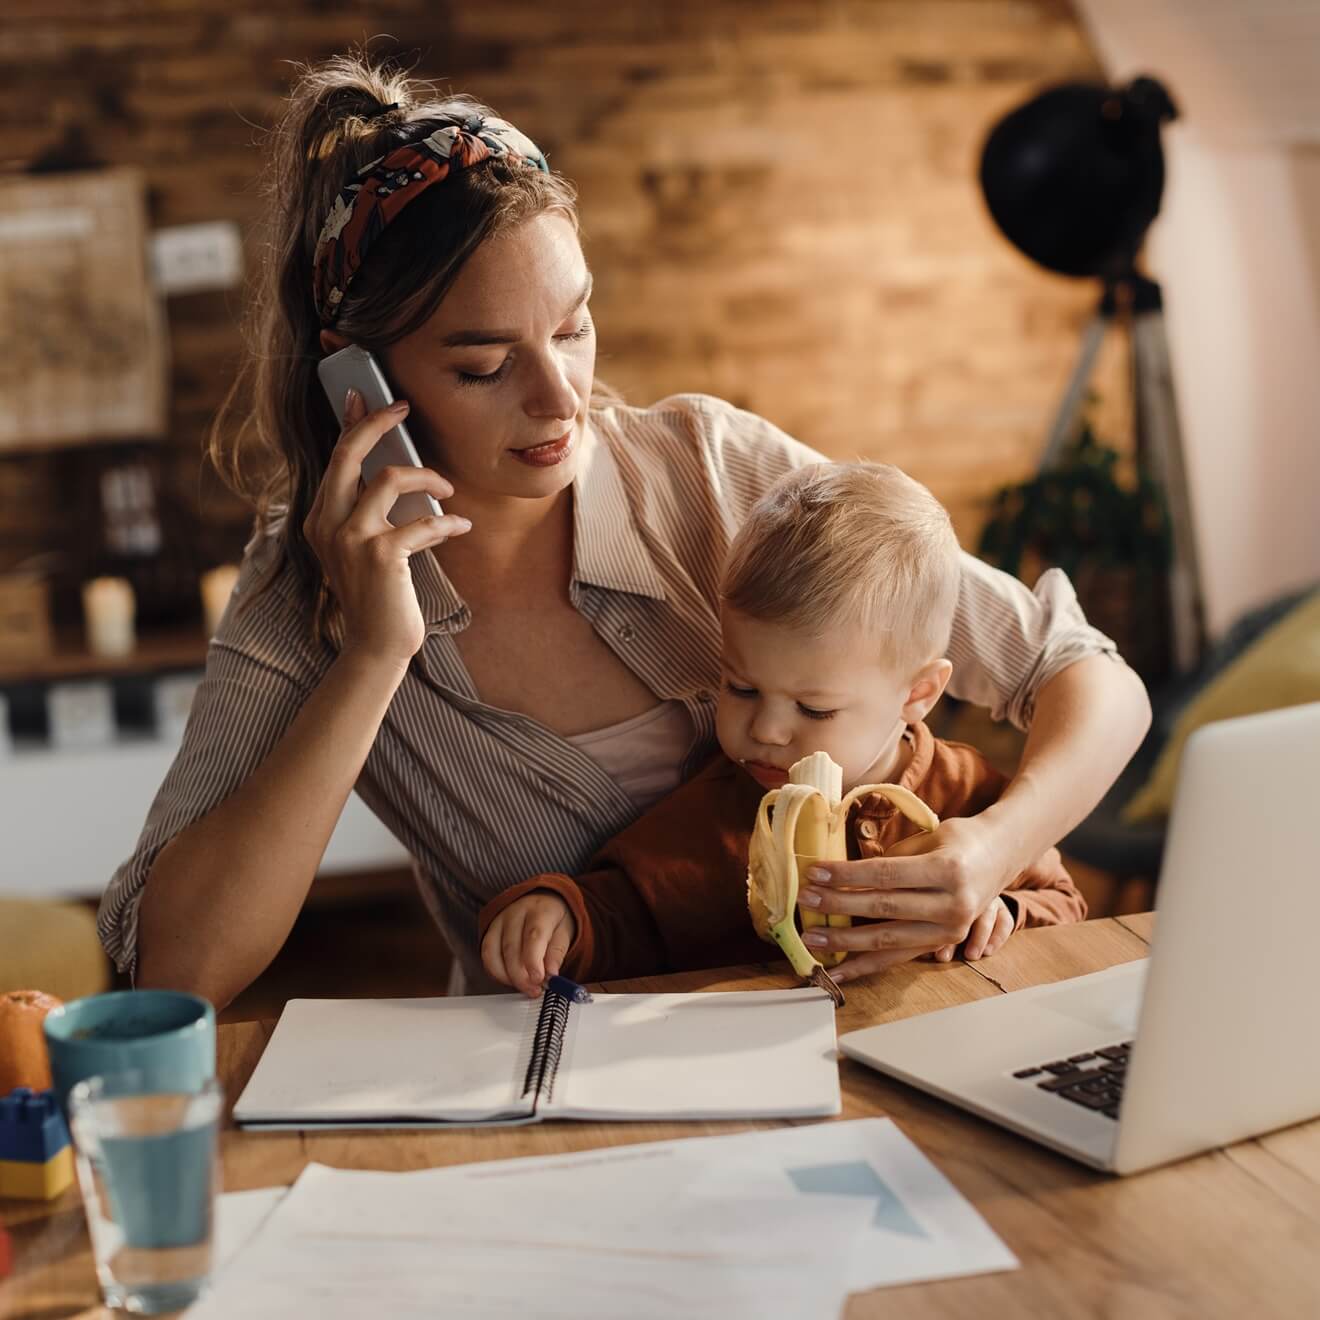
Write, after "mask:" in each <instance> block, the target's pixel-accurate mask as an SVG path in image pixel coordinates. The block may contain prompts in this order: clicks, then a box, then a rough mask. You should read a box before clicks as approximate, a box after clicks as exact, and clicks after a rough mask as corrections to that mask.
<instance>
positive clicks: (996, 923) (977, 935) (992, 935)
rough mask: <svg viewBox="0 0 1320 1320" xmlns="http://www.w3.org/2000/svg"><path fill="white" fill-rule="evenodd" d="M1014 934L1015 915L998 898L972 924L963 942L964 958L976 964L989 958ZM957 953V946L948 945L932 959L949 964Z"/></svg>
mask: <svg viewBox="0 0 1320 1320" xmlns="http://www.w3.org/2000/svg"><path fill="white" fill-rule="evenodd" d="M1012 933H1013V914H1012V913H1011V912H1010V911H1009V910H1008V904H1007V903H1005V902H1004V900H1003V899H1002V898H996V899H995V901H994V902H993V903H991V904H990V906H989V907H988V908H986V910H985V911H984V912H982V913H981V915H980V916H979V917H977V919H976V920H975V921H974V922H972V927H971V929H970V930H969V931H968V932H967V938H966V939H965V940H964V941H963V958H964V959H965V960H966V961H967V962H975V961H976V960H977V959H978V958H988V957H989V956H990V955H991V954H992V953H998V951H999V950H1000V949H1002V948H1003V947H1004V942H1005V941H1006V940H1007V939H1008V937H1009V936H1010V935H1011V934H1012ZM957 951H958V949H957V945H954V944H946V945H945V946H944V947H943V948H942V949H936V950H935V952H934V953H933V954H931V957H932V958H934V959H935V961H936V962H948V961H949V960H950V959H952V957H953V955H954V954H955V953H956V952H957Z"/></svg>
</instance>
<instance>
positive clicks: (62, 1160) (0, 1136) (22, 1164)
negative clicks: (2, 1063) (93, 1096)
mask: <svg viewBox="0 0 1320 1320" xmlns="http://www.w3.org/2000/svg"><path fill="white" fill-rule="evenodd" d="M72 1181H73V1151H72V1149H71V1147H70V1146H69V1130H68V1128H67V1127H65V1125H64V1116H63V1114H61V1113H60V1107H59V1104H58V1102H57V1101H56V1099H55V1092H54V1091H30V1090H28V1088H27V1087H25V1086H20V1087H19V1088H18V1089H17V1090H14V1091H11V1092H10V1093H9V1094H8V1095H7V1096H5V1097H4V1098H3V1099H0V1196H13V1197H21V1198H24V1199H27V1200H47V1201H48V1200H50V1199H51V1198H52V1197H55V1196H58V1195H59V1194H60V1193H61V1192H62V1191H63V1190H64V1189H65V1188H66V1187H67V1186H68V1185H69V1184H70V1183H71V1182H72Z"/></svg>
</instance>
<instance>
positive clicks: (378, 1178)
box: [190, 1119, 1018, 1320]
mask: <svg viewBox="0 0 1320 1320" xmlns="http://www.w3.org/2000/svg"><path fill="white" fill-rule="evenodd" d="M804 1244H805V1245H804ZM804 1261H806V1262H809V1268H805V1267H804ZM1017 1263H1018V1262H1017V1260H1016V1258H1015V1257H1014V1256H1013V1254H1012V1252H1011V1251H1009V1250H1008V1248H1007V1247H1006V1246H1005V1245H1004V1244H1003V1242H1001V1241H1000V1239H999V1238H998V1237H997V1236H996V1235H995V1233H994V1232H993V1231H992V1230H991V1229H990V1227H989V1226H988V1225H987V1224H986V1223H985V1221H984V1220H983V1219H982V1218H981V1217H980V1215H979V1214H977V1212H976V1210H975V1209H974V1208H973V1207H972V1206H971V1205H970V1204H969V1203H968V1202H967V1201H966V1200H965V1199H964V1198H963V1197H962V1196H961V1195H959V1193H958V1192H957V1190H956V1189H955V1188H954V1187H953V1186H952V1185H951V1184H950V1183H949V1182H948V1180H947V1179H945V1178H944V1177H943V1175H942V1174H941V1173H940V1172H939V1171H938V1170H937V1169H936V1168H935V1167H934V1166H933V1165H932V1164H931V1163H930V1161H929V1160H927V1159H926V1157H925V1156H924V1155H923V1154H922V1153H921V1152H920V1151H919V1150H918V1149H917V1148H916V1146H914V1145H913V1144H912V1143H911V1142H910V1141H909V1140H908V1139H907V1138H906V1137H905V1136H904V1135H903V1133H902V1132H901V1131H899V1129H898V1128H897V1127H895V1125H894V1124H893V1123H892V1122H890V1121H889V1120H888V1119H861V1120H856V1121H852V1122H838V1123H817V1124H810V1125H806V1126H801V1127H794V1128H780V1129H775V1130H773V1131H764V1132H745V1133H737V1134H734V1135H732V1136H720V1137H694V1138H688V1139H685V1140H680V1141H666V1142H646V1143H642V1144H638V1145H631V1146H613V1147H606V1148H601V1149H596V1150H588V1151H581V1152H576V1153H573V1154H567V1155H554V1156H529V1157H526V1158H522V1159H514V1160H498V1161H492V1162H487V1163H482V1164H466V1165H458V1166H454V1167H449V1168H444V1169H427V1170H422V1171H419V1172H416V1173H408V1174H389V1173H369V1172H344V1171H340V1170H331V1169H325V1168H322V1167H321V1166H317V1165H312V1166H309V1167H308V1169H307V1170H306V1171H304V1174H303V1177H302V1178H300V1179H299V1182H298V1184H297V1185H296V1187H295V1189H294V1192H292V1193H290V1195H289V1197H288V1198H286V1200H285V1201H284V1202H282V1203H281V1205H280V1206H279V1208H278V1209H277V1210H276V1211H275V1212H274V1213H273V1214H272V1215H271V1217H270V1219H269V1220H268V1221H267V1223H266V1225H265V1227H264V1228H263V1229H262V1231H261V1233H260V1234H259V1236H258V1238H257V1240H256V1241H255V1242H254V1243H253V1244H252V1245H251V1246H249V1248H248V1249H247V1250H245V1251H244V1252H242V1253H241V1254H240V1255H239V1257H238V1259H237V1261H236V1262H235V1264H234V1266H233V1267H232V1268H231V1269H230V1270H229V1271H228V1272H227V1273H226V1274H225V1276H224V1277H223V1278H222V1280H221V1281H220V1284H219V1286H218V1289H217V1291H216V1293H215V1295H214V1297H213V1298H212V1299H211V1300H210V1301H209V1302H207V1303H206V1304H205V1305H204V1306H203V1307H199V1308H197V1309H196V1310H195V1312H190V1315H195V1317H196V1320H218V1318H219V1317H222V1316H229V1315H242V1316H244V1317H245V1320H264V1318H265V1317H270V1318H271V1320H274V1318H275V1317H283V1316H285V1315H295V1314H316V1315H317V1316H318V1317H323V1318H324V1320H338V1318H339V1317H340V1316H341V1315H342V1316H344V1317H348V1316H350V1315H351V1316H354V1317H355V1318H356V1316H357V1315H360V1314H362V1313H364V1312H365V1313H368V1314H380V1315H391V1316H398V1317H401V1320H410V1318H411V1317H413V1316H416V1317H419V1320H420V1317H423V1316H426V1317H432V1316H435V1315H437V1314H443V1315H445V1316H453V1317H469V1316H470V1317H479V1318H482V1320H484V1318H485V1317H492V1316H494V1317H508V1318H509V1320H513V1317H518V1318H519V1320H527V1317H529V1316H536V1317H538V1320H539V1318H540V1317H547V1318H549V1320H556V1318H557V1317H561V1316H562V1317H565V1320H567V1318H568V1317H570V1316H581V1317H596V1316H599V1317H602V1320H618V1317H620V1316H625V1315H626V1316H628V1317H630V1320H631V1317H634V1316H636V1317H650V1316H656V1317H662V1316H663V1317H670V1316H674V1315H683V1316H685V1317H686V1316H692V1317H705V1316H708V1315H709V1316H711V1317H716V1316H718V1317H736V1316H742V1315H746V1316H754V1317H757V1320H777V1318H778V1317H784V1318H785V1320H791V1318H793V1317H797V1316H803V1317H811V1320H821V1318H822V1317H830V1316H834V1315H837V1314H838V1311H839V1308H840V1305H841V1303H842V1299H843V1295H844V1293H845V1292H863V1291H867V1290H870V1289H872V1288H877V1287H882V1286H887V1285H895V1284H902V1283H913V1282H918V1281H923V1280H932V1279H943V1278H954V1277H958V1276H962V1275H968V1274H977V1273H988V1272H991V1271H995V1270H1006V1269H1014V1268H1016V1267H1017Z"/></svg>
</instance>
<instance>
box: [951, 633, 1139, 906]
mask: <svg viewBox="0 0 1320 1320" xmlns="http://www.w3.org/2000/svg"><path fill="white" fill-rule="evenodd" d="M1149 727H1150V699H1149V698H1148V697H1147V695H1146V687H1145V684H1144V683H1142V681H1141V679H1139V678H1138V677H1137V675H1136V674H1135V673H1133V672H1132V670H1131V669H1129V668H1128V667H1127V666H1126V665H1124V664H1120V663H1118V662H1117V661H1115V660H1113V659H1112V658H1111V657H1109V656H1092V657H1091V658H1090V659H1087V660H1079V661H1077V662H1076V663H1075V664H1071V665H1069V666H1068V667H1067V668H1066V669H1063V670H1060V672H1059V673H1057V674H1056V675H1055V676H1054V677H1053V678H1052V679H1050V680H1049V682H1048V683H1046V684H1045V686H1044V687H1043V688H1042V689H1041V691H1040V693H1039V695H1038V696H1037V698H1036V712H1035V716H1034V718H1033V719H1032V721H1031V728H1030V729H1029V730H1028V732H1027V742H1026V746H1025V747H1024V748H1023V751H1022V759H1021V762H1020V763H1019V765H1018V769H1017V773H1016V774H1015V775H1014V776H1013V778H1012V779H1011V780H1010V781H1009V783H1008V787H1007V788H1006V789H1005V790H1004V795H1003V796H1002V797H1001V798H1000V799H999V801H998V802H996V803H994V804H993V805H992V806H990V807H987V808H986V810H985V811H983V812H982V813H981V814H980V815H979V816H977V817H976V818H975V819H976V820H977V822H978V823H979V824H981V825H984V826H986V827H987V828H988V829H989V830H990V832H991V838H992V840H993V848H994V851H995V853H996V854H997V855H998V857H999V858H1000V862H999V865H1000V869H1001V873H1002V874H1003V875H1004V876H1005V880H1004V883H1005V884H1007V883H1009V881H1011V880H1012V879H1013V877H1015V876H1016V875H1018V873H1019V872H1021V871H1024V870H1026V868H1027V867H1028V866H1030V865H1032V864H1033V863H1034V862H1035V861H1036V859H1037V858H1038V857H1039V856H1040V855H1041V853H1043V852H1045V851H1046V849H1048V848H1050V847H1052V846H1053V845H1054V844H1056V843H1057V842H1058V841H1059V840H1060V839H1062V838H1063V836H1064V835H1065V834H1067V833H1068V832H1069V831H1070V830H1071V829H1073V828H1074V827H1075V826H1076V825H1078V824H1079V823H1080V822H1081V821H1083V820H1085V819H1086V817H1087V816H1088V815H1090V813H1091V811H1092V810H1093V809H1094V807H1095V805H1096V803H1097V802H1099V801H1100V799H1101V798H1102V797H1104V795H1105V793H1106V792H1107V791H1108V790H1109V787H1110V786H1111V785H1112V784H1113V782H1114V781H1115V780H1116V779H1117V778H1118V776H1119V774H1120V772H1121V771H1122V769H1123V767H1124V766H1125V765H1127V763H1128V762H1129V761H1130V760H1131V759H1132V756H1133V753H1134V752H1136V750H1137V748H1138V747H1139V746H1140V745H1141V740H1142V738H1143V737H1145V734H1146V730H1147V729H1148V728H1149ZM1002 887H1003V886H1000V888H1002Z"/></svg>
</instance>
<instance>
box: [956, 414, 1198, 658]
mask: <svg viewBox="0 0 1320 1320" xmlns="http://www.w3.org/2000/svg"><path fill="white" fill-rule="evenodd" d="M1118 464H1119V453H1118V451H1117V450H1116V449H1114V448H1112V447H1111V446H1109V445H1106V444H1104V443H1103V442H1101V441H1100V440H1099V439H1098V438H1097V437H1096V435H1095V432H1094V430H1093V429H1092V426H1091V421H1090V418H1089V417H1087V418H1085V419H1084V420H1083V422H1082V426H1081V429H1080V431H1079V433H1078V436H1077V439H1076V440H1075V441H1074V442H1073V443H1072V444H1071V445H1070V446H1069V447H1068V448H1067V449H1065V450H1064V451H1063V453H1062V455H1061V456H1060V460H1059V462H1058V464H1057V465H1056V466H1054V467H1051V468H1050V469H1048V470H1047V471H1042V472H1039V473H1037V475H1036V476H1035V477H1033V478H1032V479H1031V480H1030V481H1024V482H1021V483H1019V484H1017V485H1012V486H1006V487H1004V488H1003V489H1002V490H1000V491H999V492H998V493H997V494H996V495H995V496H994V497H993V502H992V505H991V512H990V519H989V521H988V522H987V523H986V525H985V528H984V530H983V531H982V533H981V540H980V544H979V546H978V547H977V552H978V553H979V554H980V556H981V557H982V558H983V559H985V560H987V561H988V562H989V563H992V564H994V565H996V566H997V567H999V568H1002V569H1004V570H1005V571H1006V572H1009V573H1012V574H1014V575H1016V576H1017V577H1020V578H1022V579H1023V580H1024V581H1027V582H1034V581H1035V579H1036V578H1037V577H1038V576H1039V575H1040V574H1041V573H1042V572H1043V571H1044V570H1045V569H1047V568H1051V567H1057V568H1061V569H1063V571H1064V572H1065V573H1067V574H1068V576H1069V577H1070V578H1071V579H1072V582H1073V585H1074V587H1075V588H1076V591H1077V597H1078V600H1079V601H1080V602H1081V606H1082V608H1083V610H1085V612H1086V616H1087V618H1088V619H1089V620H1090V621H1091V622H1092V623H1093V624H1094V625H1095V626H1096V627H1097V628H1099V629H1101V630H1102V631H1103V632H1106V633H1108V634H1109V636H1111V637H1112V638H1113V639H1114V640H1115V641H1116V642H1117V643H1118V649H1119V651H1120V653H1121V654H1122V655H1123V657H1124V659H1126V660H1127V661H1128V663H1129V664H1131V665H1132V667H1133V668H1134V669H1135V670H1136V671H1137V672H1138V673H1139V674H1141V676H1142V677H1143V678H1144V679H1146V681H1147V682H1151V681H1154V680H1157V679H1160V678H1162V677H1164V676H1166V675H1167V674H1168V672H1169V660H1170V656H1169V637H1168V624H1167V618H1168V610H1167V594H1166V593H1167V583H1168V573H1169V566H1170V562H1171V559H1172V554H1173V537H1172V532H1171V528H1170V524H1169V514H1168V508H1167V506H1166V504H1165V500H1164V496H1163V493H1162V492H1161V490H1160V488H1159V487H1158V486H1157V485H1156V483H1155V482H1154V481H1152V480H1151V478H1150V477H1149V476H1147V475H1146V474H1145V473H1144V472H1141V471H1140V470H1138V472H1137V474H1136V477H1135V480H1134V481H1133V482H1132V483H1130V484H1125V483H1123V482H1122V481H1120V479H1119V472H1118Z"/></svg>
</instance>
